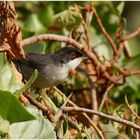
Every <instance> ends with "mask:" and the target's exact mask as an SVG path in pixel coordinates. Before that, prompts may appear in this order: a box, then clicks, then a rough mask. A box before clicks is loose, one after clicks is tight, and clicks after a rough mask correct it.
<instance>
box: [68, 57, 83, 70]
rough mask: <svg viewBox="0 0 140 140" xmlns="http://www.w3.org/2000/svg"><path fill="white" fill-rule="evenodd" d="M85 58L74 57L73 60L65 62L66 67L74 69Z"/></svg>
mask: <svg viewBox="0 0 140 140" xmlns="http://www.w3.org/2000/svg"><path fill="white" fill-rule="evenodd" d="M82 60H83V58H82V57H79V58H76V59H73V60H71V61H69V62H68V63H66V64H65V67H66V68H67V69H68V71H70V70H74V69H75V68H76V67H77V66H78V65H79V64H80V62H81V61H82Z"/></svg>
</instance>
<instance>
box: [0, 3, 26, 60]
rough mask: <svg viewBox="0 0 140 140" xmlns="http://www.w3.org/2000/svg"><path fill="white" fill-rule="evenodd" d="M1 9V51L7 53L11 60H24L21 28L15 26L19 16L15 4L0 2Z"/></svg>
mask: <svg viewBox="0 0 140 140" xmlns="http://www.w3.org/2000/svg"><path fill="white" fill-rule="evenodd" d="M0 9H1V11H0V31H1V34H0V39H1V40H2V41H1V46H0V51H1V52H5V51H6V52H7V54H8V56H9V57H10V58H11V59H20V58H23V57H24V50H23V48H22V34H21V29H20V27H18V26H17V25H16V24H15V20H16V18H17V14H16V11H15V7H14V2H11V1H7V2H4V1H3V2H0Z"/></svg>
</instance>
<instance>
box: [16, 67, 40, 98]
mask: <svg viewBox="0 0 140 140" xmlns="http://www.w3.org/2000/svg"><path fill="white" fill-rule="evenodd" d="M37 77H38V71H37V70H36V69H35V71H34V72H33V74H32V75H31V77H30V79H29V80H28V81H27V82H26V84H25V85H24V86H23V88H21V89H20V90H18V91H17V92H15V95H16V96H17V97H18V98H19V96H20V95H21V94H22V93H23V92H25V91H27V89H29V88H30V87H31V85H32V84H33V83H34V81H35V80H36V78H37Z"/></svg>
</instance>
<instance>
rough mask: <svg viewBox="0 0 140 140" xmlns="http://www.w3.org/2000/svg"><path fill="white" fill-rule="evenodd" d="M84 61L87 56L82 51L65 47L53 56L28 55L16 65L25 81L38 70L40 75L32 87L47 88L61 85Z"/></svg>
mask: <svg viewBox="0 0 140 140" xmlns="http://www.w3.org/2000/svg"><path fill="white" fill-rule="evenodd" d="M84 59H85V56H84V54H83V53H82V52H81V51H80V50H78V49H76V48H74V47H64V48H62V49H60V50H58V51H57V52H54V53H53V54H35V53H27V54H26V57H25V58H24V59H22V60H18V61H16V64H17V65H18V67H19V69H20V72H21V74H22V75H23V77H24V79H25V80H28V79H29V78H30V77H31V75H32V73H33V72H34V70H35V69H37V70H38V73H39V75H38V78H37V79H36V80H35V82H34V83H33V85H32V86H33V87H35V88H46V87H52V86H56V85H58V84H59V83H61V82H62V81H63V80H64V79H65V78H66V77H67V76H68V74H69V72H70V71H71V70H74V69H75V68H76V67H77V66H78V65H79V64H80V62H81V61H82V60H84Z"/></svg>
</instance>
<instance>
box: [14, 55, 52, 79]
mask: <svg viewBox="0 0 140 140" xmlns="http://www.w3.org/2000/svg"><path fill="white" fill-rule="evenodd" d="M48 59H50V58H49V57H48V55H46V54H34V53H27V54H26V57H25V58H24V59H21V60H17V61H16V62H14V63H15V64H16V65H17V67H18V70H19V71H20V72H21V73H22V75H23V76H24V78H25V79H26V80H28V79H29V78H30V76H31V74H32V73H33V72H34V70H35V69H37V70H38V71H40V70H41V69H42V67H43V66H46V65H47V62H46V61H48Z"/></svg>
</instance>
